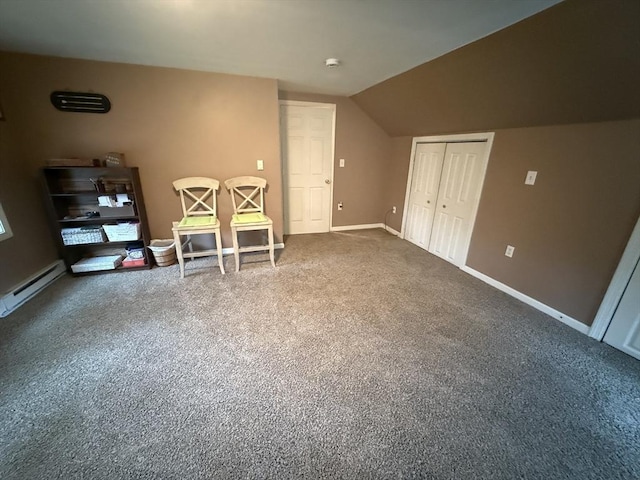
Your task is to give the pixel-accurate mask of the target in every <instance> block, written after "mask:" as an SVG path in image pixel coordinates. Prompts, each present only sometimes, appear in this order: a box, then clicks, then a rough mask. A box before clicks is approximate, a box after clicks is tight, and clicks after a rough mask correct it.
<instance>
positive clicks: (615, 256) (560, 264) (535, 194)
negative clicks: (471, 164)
mask: <svg viewBox="0 0 640 480" xmlns="http://www.w3.org/2000/svg"><path fill="white" fill-rule="evenodd" d="M393 142H394V145H395V148H394V157H393V158H394V162H395V170H396V171H397V172H399V176H403V175H404V174H405V172H407V173H408V168H409V160H410V152H411V137H402V138H400V137H399V138H394V139H393ZM639 158H640V119H635V120H624V121H618V122H602V123H589V124H577V125H556V126H546V127H531V128H519V129H506V130H496V132H495V138H494V142H493V148H492V151H491V156H490V159H489V164H488V167H487V173H486V177H485V181H484V185H483V190H482V195H481V198H480V205H479V208H478V215H477V218H476V223H475V227H474V231H473V236H472V238H471V245H470V249H469V255H468V258H467V265H468V266H469V267H471V268H473V269H474V270H477V271H479V272H481V273H483V274H485V275H488V276H489V277H491V278H494V279H496V280H498V281H500V282H502V283H504V284H506V285H508V286H510V287H512V288H514V289H516V290H518V291H519V292H522V293H524V294H526V295H528V296H530V297H532V298H535V299H536V300H539V301H540V302H542V303H544V304H546V305H549V306H550V307H553V308H555V309H556V310H558V311H560V312H562V313H564V314H566V315H569V316H570V317H572V318H575V319H576V320H579V321H581V322H583V323H585V324H587V325H591V323H592V322H593V318H594V316H595V314H596V312H597V309H598V307H599V305H600V303H601V301H602V298H603V296H604V293H605V291H606V289H607V287H608V285H609V282H610V281H611V277H612V276H613V273H614V271H615V269H616V267H617V265H618V262H619V261H620V257H621V256H622V252H623V250H624V247H625V245H626V243H627V241H628V239H629V236H630V235H631V231H632V230H633V226H634V225H635V223H636V221H637V219H638V216H640V161H638V159H639ZM528 170H535V171H537V172H538V177H537V180H536V184H535V185H534V186H527V185H524V179H525V176H526V174H527V171H528ZM400 172H401V173H400ZM404 181H405V183H404V184H403V183H402V182H401V181H400V178H399V179H398V181H397V182H395V187H394V190H395V193H393V192H389V195H395V197H396V198H400V196H402V198H403V199H404V194H405V189H406V177H405V178H404ZM395 225H397V227H396V226H395ZM391 226H392V227H393V228H396V229H397V230H400V220H398V221H397V223H395V224H391ZM507 245H513V246H515V254H514V256H513V258H511V259H509V258H507V257H505V255H504V251H505V248H506V246H507Z"/></svg>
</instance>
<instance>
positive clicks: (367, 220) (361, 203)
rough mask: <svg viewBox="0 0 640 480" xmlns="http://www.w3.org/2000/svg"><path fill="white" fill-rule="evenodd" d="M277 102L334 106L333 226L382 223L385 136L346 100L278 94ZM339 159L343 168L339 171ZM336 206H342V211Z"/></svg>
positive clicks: (387, 149)
mask: <svg viewBox="0 0 640 480" xmlns="http://www.w3.org/2000/svg"><path fill="white" fill-rule="evenodd" d="M280 99H282V100H297V101H304V102H320V103H333V104H335V105H336V138H335V155H334V159H333V160H334V184H333V200H334V201H333V206H332V208H333V226H344V225H362V224H371V223H382V222H383V221H384V215H385V211H386V210H387V208H388V207H387V203H386V195H385V177H386V173H387V169H388V164H389V158H390V152H391V142H390V139H389V136H388V135H387V134H386V133H385V132H384V130H382V128H380V126H378V125H377V124H376V123H375V122H373V120H371V118H369V117H368V116H367V114H365V113H364V112H363V111H362V110H361V109H360V107H358V106H357V105H356V104H355V103H354V102H353V100H351V99H349V98H346V97H336V96H329V95H313V94H304V93H291V92H280ZM341 158H344V159H345V166H344V168H340V167H339V163H338V162H339V159H341ZM338 202H342V203H343V204H344V208H343V210H342V211H338V208H337V204H338Z"/></svg>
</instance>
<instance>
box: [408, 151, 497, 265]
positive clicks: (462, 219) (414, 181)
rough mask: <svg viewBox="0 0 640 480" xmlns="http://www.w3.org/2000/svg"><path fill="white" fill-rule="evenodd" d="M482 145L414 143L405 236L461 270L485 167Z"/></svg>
mask: <svg viewBox="0 0 640 480" xmlns="http://www.w3.org/2000/svg"><path fill="white" fill-rule="evenodd" d="M487 148H488V147H487V142H486V141H484V140H483V141H463V142H433V143H417V144H416V145H415V150H414V156H413V162H412V164H413V167H412V170H411V180H410V188H409V189H408V191H407V196H408V201H407V204H406V208H405V211H406V212H407V213H406V222H405V227H404V230H403V232H404V238H406V239H407V240H409V241H410V242H412V243H415V244H416V245H418V246H420V247H422V248H424V249H425V250H427V251H429V252H430V253H433V254H434V255H437V256H439V257H442V258H444V259H445V260H447V261H449V262H451V263H453V264H454V265H456V266H458V267H461V266H463V265H464V263H465V261H466V257H467V252H468V250H469V242H470V241H471V231H472V228H473V224H474V221H475V214H476V211H477V208H478V203H479V201H480V192H481V190H482V183H483V181H484V173H485V169H486V165H487V155H486V153H487V151H486V150H487Z"/></svg>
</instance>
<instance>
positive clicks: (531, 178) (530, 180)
mask: <svg viewBox="0 0 640 480" xmlns="http://www.w3.org/2000/svg"><path fill="white" fill-rule="evenodd" d="M537 176H538V172H536V171H534V170H529V171H528V172H527V178H525V179H524V184H525V185H534V184H535V183H536V177H537Z"/></svg>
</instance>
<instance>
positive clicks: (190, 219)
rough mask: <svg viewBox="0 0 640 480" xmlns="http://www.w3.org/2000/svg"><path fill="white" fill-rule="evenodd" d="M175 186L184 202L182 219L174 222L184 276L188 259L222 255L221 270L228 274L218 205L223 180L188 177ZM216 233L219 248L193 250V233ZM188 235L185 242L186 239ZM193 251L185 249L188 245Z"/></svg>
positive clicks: (173, 229)
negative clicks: (223, 252)
mask: <svg viewBox="0 0 640 480" xmlns="http://www.w3.org/2000/svg"><path fill="white" fill-rule="evenodd" d="M173 188H174V189H175V190H177V191H178V192H179V193H180V202H181V204H182V215H183V217H182V220H180V221H179V222H173V228H172V229H171V230H172V231H173V239H174V240H175V244H176V256H177V257H178V263H179V264H180V278H184V259H185V258H196V257H208V256H211V255H217V256H218V265H219V266H220V273H224V262H223V259H222V240H221V237H220V220H219V219H218V214H217V212H218V209H217V207H218V204H217V199H216V195H217V193H218V189H219V188H220V182H219V181H218V180H216V179H214V178H206V177H187V178H181V179H179V180H176V181H175V182H173ZM205 234H208V235H211V234H213V235H214V236H215V241H216V248H215V249H207V250H198V251H194V250H193V245H192V243H191V235H205ZM183 237H186V241H185V242H184V244H183V243H182V238H183ZM185 246H188V248H189V251H188V252H185V251H184V247H185Z"/></svg>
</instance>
